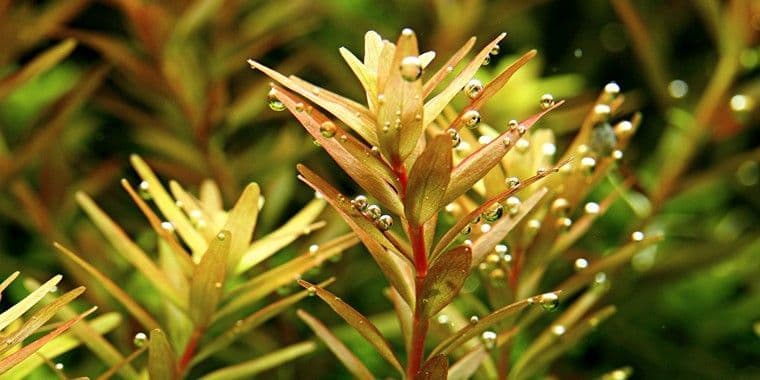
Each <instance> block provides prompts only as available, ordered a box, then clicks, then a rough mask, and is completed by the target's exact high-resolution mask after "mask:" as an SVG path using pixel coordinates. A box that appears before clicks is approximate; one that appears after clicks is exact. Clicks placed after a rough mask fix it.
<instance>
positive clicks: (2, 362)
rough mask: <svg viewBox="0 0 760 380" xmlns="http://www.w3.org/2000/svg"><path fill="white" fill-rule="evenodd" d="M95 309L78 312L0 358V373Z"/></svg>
mask: <svg viewBox="0 0 760 380" xmlns="http://www.w3.org/2000/svg"><path fill="white" fill-rule="evenodd" d="M95 310H97V307H93V308H91V309H89V310H87V311H85V312H83V313H82V314H79V315H78V316H76V317H74V318H71V319H69V320H68V321H66V322H64V323H62V324H61V325H59V326H58V327H57V328H56V329H55V330H53V331H51V332H49V333H48V334H46V335H45V336H43V337H42V338H39V339H37V340H35V341H34V342H32V343H30V344H28V345H26V346H24V347H22V348H21V349H20V350H18V351H16V352H14V353H12V354H10V355H8V356H6V357H4V358H2V359H0V375H2V374H3V373H5V372H7V371H8V370H9V369H11V368H12V367H14V366H15V365H16V364H19V363H21V362H22V361H24V360H25V359H26V358H28V357H30V356H32V355H34V353H35V352H37V350H39V349H40V348H41V347H42V346H44V345H46V344H48V343H49V342H50V341H51V340H53V338H55V337H57V336H59V335H61V334H62V333H63V332H64V331H66V330H68V329H69V327H71V325H73V324H75V323H77V322H79V321H80V320H82V319H83V318H84V317H86V316H88V315H90V314H91V313H92V312H94V311H95Z"/></svg>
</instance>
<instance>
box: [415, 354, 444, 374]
mask: <svg viewBox="0 0 760 380" xmlns="http://www.w3.org/2000/svg"><path fill="white" fill-rule="evenodd" d="M448 371H449V359H448V358H447V357H446V355H436V356H433V357H432V358H430V359H428V360H427V361H426V362H425V364H423V365H422V368H420V370H419V372H417V376H415V380H446V376H447V374H448Z"/></svg>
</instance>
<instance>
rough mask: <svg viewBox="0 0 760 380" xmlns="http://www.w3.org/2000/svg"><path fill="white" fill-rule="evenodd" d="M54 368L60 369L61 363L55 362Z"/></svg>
mask: <svg viewBox="0 0 760 380" xmlns="http://www.w3.org/2000/svg"><path fill="white" fill-rule="evenodd" d="M55 369H57V370H59V371H60V370H62V369H63V363H55Z"/></svg>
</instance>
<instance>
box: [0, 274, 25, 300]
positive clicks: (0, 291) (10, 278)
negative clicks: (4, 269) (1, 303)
mask: <svg viewBox="0 0 760 380" xmlns="http://www.w3.org/2000/svg"><path fill="white" fill-rule="evenodd" d="M19 274H21V272H19V271H15V272H13V273H11V275H10V276H8V277H6V278H5V280H3V282H0V300H2V299H3V291H4V290H5V289H6V288H7V287H8V286H9V285H10V284H11V283H12V282H13V281H14V280H15V279H16V278H18V275H19Z"/></svg>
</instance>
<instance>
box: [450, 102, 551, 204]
mask: <svg viewBox="0 0 760 380" xmlns="http://www.w3.org/2000/svg"><path fill="white" fill-rule="evenodd" d="M562 103H564V101H559V102H556V103H555V104H554V105H553V106H552V107H550V108H547V109H546V110H543V111H541V112H539V113H537V114H535V115H533V116H531V117H529V118H528V119H527V120H525V121H523V122H522V123H521V124H522V125H523V126H524V127H525V129H526V130H528V129H530V128H531V127H532V126H533V125H534V124H535V123H536V122H537V121H538V120H540V119H541V117H542V116H544V115H546V113H548V112H550V111H551V110H553V109H555V108H557V107H559V106H560V105H562ZM519 138H520V133H519V131H518V130H516V129H515V130H513V129H511V128H510V129H507V130H506V131H504V132H503V133H502V134H500V135H499V136H498V137H496V138H494V139H493V140H491V142H489V143H488V144H485V145H483V146H481V147H480V148H479V149H478V150H476V151H475V152H473V153H472V154H470V155H469V156H467V157H465V158H464V159H463V160H462V161H461V162H459V164H458V165H456V166H455V167H454V169H453V170H452V172H451V178H452V180H451V182H450V183H449V187H448V188H447V189H446V195H445V196H444V197H443V198H444V201H443V203H449V202H451V201H453V200H454V199H456V198H457V197H458V196H460V195H462V194H464V193H465V192H466V191H467V190H469V189H470V188H471V187H472V185H474V184H475V183H476V182H478V181H479V180H480V179H481V178H483V177H485V175H486V174H487V173H488V171H489V170H491V169H492V168H493V167H494V166H496V165H497V164H499V163H500V162H501V159H502V158H503V157H504V155H505V154H507V152H509V150H510V149H512V147H513V146H514V143H515V142H516V141H517V140H518V139H519ZM507 141H509V144H506V143H505V142H507Z"/></svg>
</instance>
